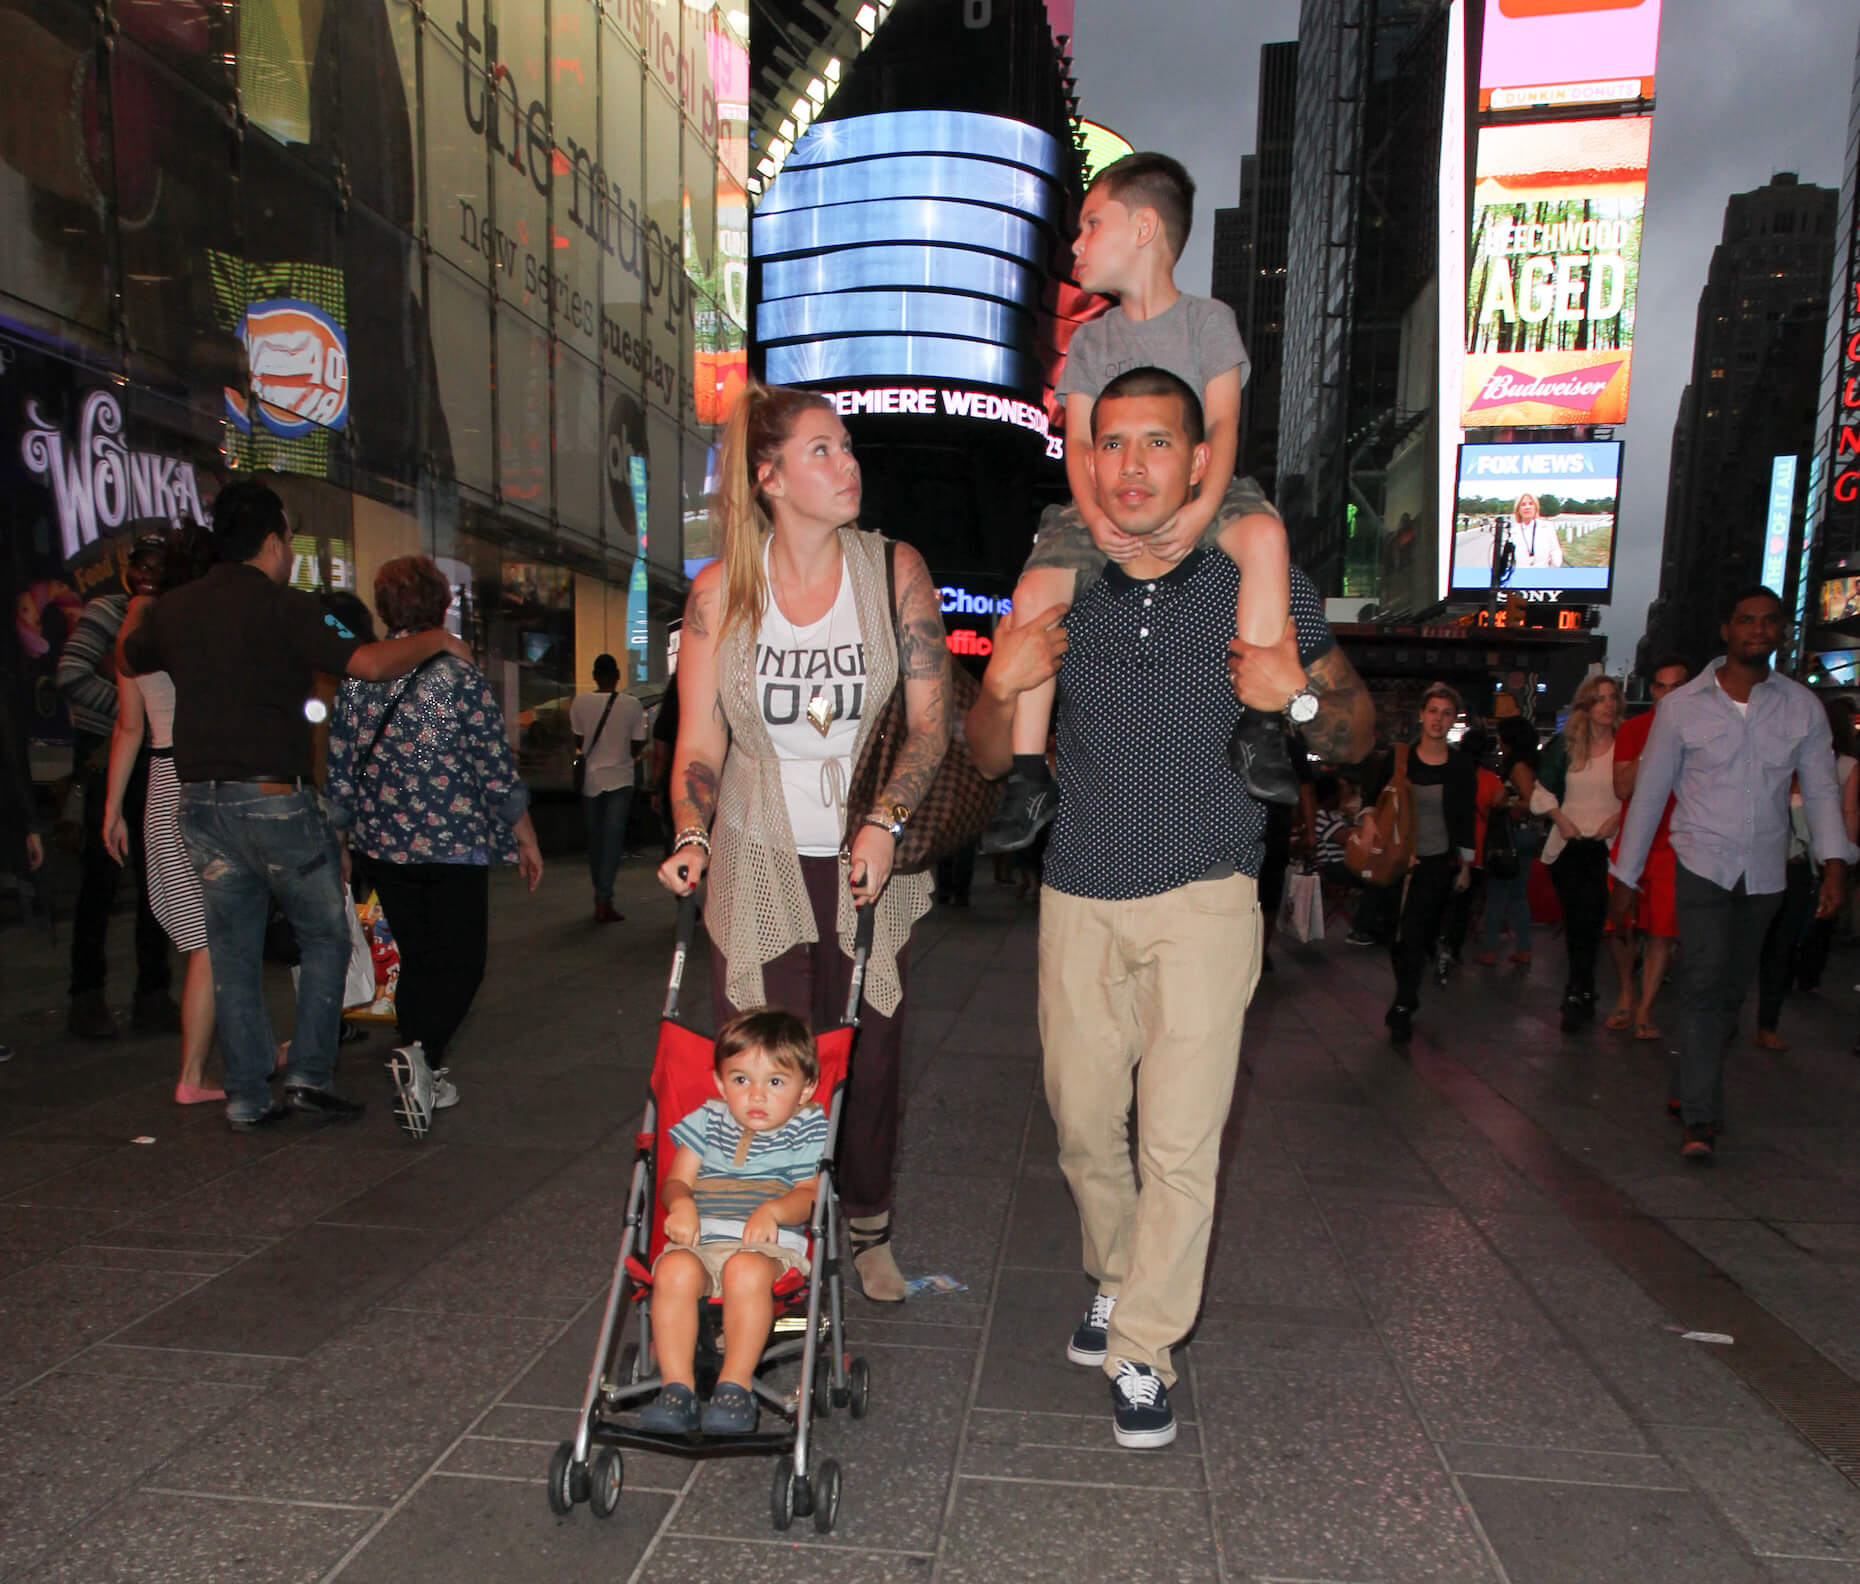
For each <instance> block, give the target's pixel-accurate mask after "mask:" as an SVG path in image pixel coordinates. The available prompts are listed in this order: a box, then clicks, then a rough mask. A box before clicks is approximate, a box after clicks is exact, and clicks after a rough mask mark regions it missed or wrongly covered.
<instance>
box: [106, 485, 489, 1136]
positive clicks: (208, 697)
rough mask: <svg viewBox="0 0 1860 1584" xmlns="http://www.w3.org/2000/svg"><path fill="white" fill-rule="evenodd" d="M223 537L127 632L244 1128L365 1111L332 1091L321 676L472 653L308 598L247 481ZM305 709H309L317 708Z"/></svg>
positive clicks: (337, 868)
mask: <svg viewBox="0 0 1860 1584" xmlns="http://www.w3.org/2000/svg"><path fill="white" fill-rule="evenodd" d="M213 528H214V534H215V536H216V538H217V539H218V541H219V547H220V553H221V555H222V557H224V558H225V559H224V560H223V561H222V562H221V564H220V565H218V566H216V567H214V568H213V570H212V571H210V572H209V573H208V574H207V575H206V576H205V577H203V578H200V579H197V580H196V581H195V582H193V583H189V584H187V585H186V586H185V587H182V588H179V589H176V590H175V591H174V592H173V593H171V594H168V595H165V596H164V597H163V598H162V599H160V600H158V601H157V602H156V603H155V605H154V606H153V607H152V608H151V609H150V610H149V612H148V614H147V616H146V617H144V618H143V620H142V621H141V622H140V623H139V624H138V625H137V626H136V627H135V629H134V630H133V631H131V632H129V633H127V634H126V635H125V637H124V639H123V644H122V653H123V659H124V662H125V664H126V665H127V667H128V668H129V669H130V670H131V671H133V672H135V673H137V674H140V673H142V672H146V671H166V672H167V673H168V674H169V675H170V676H171V677H172V678H173V679H174V692H175V705H174V763H175V773H176V774H177V775H178V776H179V778H180V780H181V833H182V835H183V836H184V837H185V839H186V841H187V846H188V850H189V852H191V853H192V854H193V858H194V863H195V865H196V866H197V867H198V869H199V871H200V886H201V892H202V895H203V897H204V898H205V901H206V910H207V949H208V951H209V953H210V954H211V958H212V962H213V993H214V999H215V1003H216V1011H217V1013H218V1017H219V1026H220V1044H221V1047H222V1048H223V1049H224V1051H225V1053H226V1116H227V1120H228V1121H229V1122H231V1124H232V1125H233V1127H234V1128H235V1129H236V1130H238V1131H241V1132H244V1131H246V1130H248V1129H251V1128H255V1127H263V1126H266V1125H268V1124H270V1123H273V1122H277V1121H281V1120H282V1119H283V1118H285V1117H287V1116H288V1115H290V1113H291V1111H293V1110H295V1111H304V1112H308V1113H310V1114H312V1115H316V1116H322V1117H326V1118H329V1119H331V1120H338V1121H346V1120H349V1119H352V1118H354V1117H357V1116H359V1115H361V1112H362V1107H361V1105H360V1104H358V1103H357V1102H354V1101H351V1100H345V1099H343V1098H342V1097H341V1096H340V1095H338V1094H336V1092H335V1090H334V1088H333V1087H332V1085H333V1081H334V1075H335V1066H336V1038H337V1032H338V1029H339V1027H340V1024H341V1021H342V991H343V980H344V977H345V974H346V971H347V967H348V960H349V924H348V911H347V906H346V904H345V902H344V899H343V895H342V874H341V855H340V853H339V850H338V847H337V843H336V838H335V834H334V832H333V831H332V830H331V829H330V825H329V821H328V819H327V817H326V816H325V814H324V811H323V805H322V800H321V798H320V797H319V796H318V793H317V790H316V785H315V782H314V781H313V779H312V770H311V765H312V750H311V722H312V718H313V716H315V714H316V707H320V702H319V701H315V694H314V690H313V688H312V675H313V673H314V672H316V671H326V672H330V673H332V674H335V675H338V676H340V675H348V676H353V677H361V678H363V679H364V680H366V681H371V682H383V681H387V680H389V679H391V678H393V677H397V676H401V675H403V674H404V673H405V672H408V671H411V670H412V669H413V668H414V667H415V666H417V665H419V664H420V663H421V662H422V661H425V660H428V659H431V658H432V657H433V656H434V655H436V654H438V653H440V652H441V651H442V650H444V651H447V652H450V653H452V654H455V655H457V656H458V657H459V658H460V659H463V660H470V658H471V652H470V651H469V650H468V649H467V648H466V646H465V645H464V644H462V643H461V642H460V641H459V640H458V639H456V638H454V637H453V636H452V635H451V634H450V633H447V632H444V631H435V632H426V633H419V634H416V635H414V636H411V637H406V638H392V639H388V640H386V641H385V642H381V643H363V642H362V641H361V640H360V639H359V638H357V637H356V636H355V635H354V634H353V633H351V632H350V631H349V630H348V628H346V627H344V626H343V625H342V623H341V622H340V621H338V620H337V618H335V617H334V616H331V615H328V614H327V613H326V612H325V611H324V609H323V607H322V605H321V604H320V603H319V602H318V601H317V600H316V599H315V598H314V597H313V596H311V595H309V594H306V593H303V592H302V591H300V590H297V589H292V588H288V587H286V582H287V580H288V579H289V577H290V571H291V546H290V528H289V526H288V524H287V523H286V520H285V516H284V503H283V502H282V501H281V500H279V499H278V497H277V495H276V494H275V493H274V492H273V491H272V490H270V489H268V488H267V487H266V486H265V485H263V484H261V483H259V482H258V481H257V480H255V479H241V480H239V481H238V482H236V483H233V484H229V485H228V486H227V487H226V488H225V489H224V490H222V491H221V492H220V496H219V499H218V500H217V501H215V502H214V506H213ZM313 703H314V704H315V705H316V707H312V706H313ZM272 897H276V898H277V900H278V905H279V906H280V907H281V908H282V909H283V910H284V915H285V917H286V918H288V919H289V920H290V922H291V928H292V929H293V930H294V931H295V932H296V935H297V944H298V947H299V949H300V950H301V952H302V953H303V968H302V973H301V975H300V977H299V980H298V987H297V1026H296V1029H295V1031H294V1032H293V1035H292V1039H291V1054H290V1064H289V1066H288V1067H287V1068H286V1069H285V1073H284V1099H283V1101H281V1102H274V1101H273V1100H272V1098H271V1094H270V1090H269V1088H268V1087H267V1084H268V1080H269V1078H270V1075H271V1070H272V1050H273V1044H272V1033H271V1022H270V1019H269V1017H268V1016H267V1015H266V1011H265V999H264V954H263V946H264V932H265V914H266V911H267V907H268V905H269V901H270V899H271V898H272Z"/></svg>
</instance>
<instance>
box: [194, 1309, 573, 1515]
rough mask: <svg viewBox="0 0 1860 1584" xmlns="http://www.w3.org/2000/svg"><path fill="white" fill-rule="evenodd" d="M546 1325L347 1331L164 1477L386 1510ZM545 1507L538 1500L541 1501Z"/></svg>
mask: <svg viewBox="0 0 1860 1584" xmlns="http://www.w3.org/2000/svg"><path fill="white" fill-rule="evenodd" d="M552 1330H553V1327H552V1326H551V1325H550V1323H549V1322H546V1321H536V1320H518V1319H506V1318H501V1317H496V1316H485V1315H474V1316H471V1317H459V1316H451V1315H431V1316H428V1317H426V1318H425V1319H424V1321H423V1322H422V1323H421V1325H420V1326H419V1327H418V1329H417V1330H415V1329H412V1328H410V1327H409V1325H408V1321H407V1317H406V1316H405V1315H393V1314H378V1315H375V1316H372V1317H370V1318H369V1319H367V1320H365V1321H363V1322H361V1323H360V1324H357V1325H353V1326H351V1327H350V1328H349V1329H348V1330H347V1331H346V1332H345V1333H344V1334H343V1335H342V1336H341V1337H339V1338H337V1339H336V1340H335V1341H333V1342H331V1343H330V1344H329V1345H328V1346H327V1347H325V1348H323V1349H322V1350H321V1351H320V1352H319V1353H318V1354H317V1355H316V1357H315V1358H314V1359H311V1360H309V1361H308V1362H306V1363H305V1364H304V1365H303V1366H301V1367H300V1368H298V1369H294V1370H290V1371H286V1372H284V1373H282V1374H280V1375H279V1376H277V1377H276V1379H275V1380H274V1382H273V1384H272V1385H271V1387H270V1388H269V1389H268V1390H267V1391H265V1392H264V1393H263V1394H262V1395H261V1396H259V1397H258V1398H256V1399H255V1400H254V1401H253V1402H252V1403H251V1404H249V1405H248V1406H247V1408H246V1409H245V1411H244V1412H242V1413H241V1414H239V1415H238V1416H237V1418H236V1419H232V1420H228V1421H226V1422H224V1423H222V1424H220V1425H218V1426H216V1427H215V1428H214V1429H213V1430H212V1431H211V1432H209V1433H208V1434H206V1435H204V1436H202V1437H200V1438H199V1439H197V1440H196V1441H195V1442H194V1444H193V1445H192V1446H191V1447H190V1448H189V1449H188V1450H187V1451H186V1452H185V1453H184V1454H182V1455H181V1456H180V1457H179V1458H177V1459H176V1460H175V1461H174V1462H173V1463H172V1464H170V1465H169V1466H168V1467H167V1468H165V1469H164V1470H163V1471H162V1482H163V1484H166V1485H172V1486H175V1487H177V1488H179V1489H182V1490H213V1491H219V1492H223V1493H225V1494H227V1495H251V1496H269V1497H274V1498H284V1499H288V1500H293V1501H314V1502H348V1503H360V1504H363V1505H372V1506H380V1505H386V1504H388V1503H391V1502H393V1501H395V1500H396V1499H398V1498H399V1497H400V1496H402V1495H403V1494H404V1493H405V1492H406V1491H407V1490H408V1489H410V1488H411V1487H412V1485H413V1483H414V1482H415V1480H417V1479H418V1478H419V1477H420V1475H422V1474H423V1473H424V1472H425V1471H426V1470H427V1469H428V1468H430V1467H431V1466H432V1464H433V1463H434V1462H435V1460H437V1459H438V1458H439V1456H440V1455H441V1454H442V1453H443V1452H444V1451H445V1450H446V1449H447V1448H448V1447H449V1446H450V1445H451V1444H452V1442H453V1440H454V1439H455V1438H456V1437H457V1436H459V1435H460V1434H461V1433H462V1432H464V1431H465V1430H466V1429H467V1428H468V1427H469V1425H470V1423H471V1421H472V1420H473V1419H475V1418H476V1417H477V1416H478V1414H479V1412H480V1411H481V1410H482V1408H483V1407H484V1406H485V1405H486V1404H488V1403H489V1402H490V1401H492V1400H493V1398H494V1397H495V1396H496V1394H497V1393H498V1392H499V1391H500V1390H501V1389H502V1388H503V1386H504V1384H505V1383H506V1382H507V1381H508V1380H509V1379H510V1378H511V1377H512V1376H513V1375H514V1374H515V1373H516V1372H517V1370H518V1369H519V1368H521V1366H522V1364H523V1362H524V1360H526V1359H527V1358H529V1357H530V1356H531V1355H532V1354H533V1353H535V1352H536V1351H537V1350H538V1349H539V1348H540V1347H541V1346H542V1345H543V1343H544V1342H545V1341H546V1340H547V1339H548V1337H549V1336H550V1335H551V1334H552ZM537 1498H538V1500H540V1499H541V1496H540V1492H538V1493H537Z"/></svg>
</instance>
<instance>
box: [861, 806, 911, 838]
mask: <svg viewBox="0 0 1860 1584" xmlns="http://www.w3.org/2000/svg"><path fill="white" fill-rule="evenodd" d="M910 817H911V810H910V805H909V804H906V803H881V804H879V805H878V806H877V807H876V808H874V809H873V810H872V812H871V813H870V814H868V815H866V817H865V823H866V824H868V825H876V826H877V827H878V828H879V829H880V830H882V831H890V832H891V839H892V840H893V841H894V842H895V841H902V840H903V839H904V826H905V823H906V822H907V821H908V820H909V819H910Z"/></svg>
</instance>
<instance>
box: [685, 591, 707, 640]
mask: <svg viewBox="0 0 1860 1584" xmlns="http://www.w3.org/2000/svg"><path fill="white" fill-rule="evenodd" d="M706 603H707V602H706V600H705V598H704V596H703V595H702V594H700V593H699V592H698V590H697V588H696V587H695V586H693V588H692V590H691V597H690V598H689V599H688V600H686V601H685V626H686V628H687V629H688V630H689V631H690V633H691V636H692V637H693V638H708V637H709V636H710V613H709V611H707V610H706V609H705V605H706Z"/></svg>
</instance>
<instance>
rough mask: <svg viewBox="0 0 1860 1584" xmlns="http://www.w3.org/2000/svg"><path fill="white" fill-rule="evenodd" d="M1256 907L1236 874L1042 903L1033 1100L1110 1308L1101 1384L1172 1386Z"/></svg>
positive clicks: (1236, 1059)
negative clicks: (1138, 1381) (1048, 1119)
mask: <svg viewBox="0 0 1860 1584" xmlns="http://www.w3.org/2000/svg"><path fill="white" fill-rule="evenodd" d="M1258 898H1259V891H1258V885H1257V883H1256V882H1255V881H1254V880H1253V879H1252V878H1251V877H1250V876H1248V875H1234V876H1231V877H1229V878H1228V879H1225V880H1203V881H1198V882H1196V883H1195V884H1193V885H1186V886H1181V887H1179V888H1177V889H1176V890H1174V891H1166V892H1164V893H1163V894H1162V895H1161V896H1152V897H1140V898H1138V899H1137V900H1135V901H1131V902H1101V901H1096V900H1094V899H1091V898H1088V897H1076V896H1068V895H1066V894H1065V893H1064V892H1060V891H1055V890H1053V888H1052V887H1051V886H1048V887H1046V888H1045V890H1044V891H1043V892H1042V894H1041V897H1040V1040H1041V1043H1042V1045H1043V1046H1044V1048H1045V1053H1046V1101H1047V1104H1048V1105H1049V1106H1051V1107H1052V1112H1053V1121H1054V1123H1055V1125H1056V1126H1057V1128H1058V1131H1059V1165H1060V1169H1061V1170H1062V1171H1063V1172H1064V1173H1065V1174H1066V1181H1067V1182H1068V1183H1069V1184H1070V1185H1071V1188H1072V1197H1073V1199H1074V1200H1076V1201H1077V1203H1078V1208H1079V1224H1080V1229H1081V1230H1082V1232H1083V1233H1084V1240H1085V1269H1086V1271H1087V1272H1088V1273H1089V1274H1090V1275H1091V1276H1092V1277H1093V1278H1094V1279H1095V1280H1096V1281H1097V1283H1098V1287H1099V1290H1100V1291H1101V1292H1103V1293H1105V1294H1107V1295H1115V1296H1116V1298H1117V1308H1116V1310H1115V1312H1114V1313H1113V1314H1112V1316H1111V1327H1110V1344H1109V1347H1108V1349H1107V1350H1106V1354H1105V1372H1106V1373H1107V1374H1111V1373H1114V1372H1115V1369H1116V1363H1117V1360H1118V1359H1120V1358H1124V1359H1129V1360H1131V1361H1132V1362H1134V1363H1138V1364H1148V1365H1149V1366H1150V1367H1151V1368H1152V1369H1154V1370H1155V1371H1156V1373H1157V1374H1158V1375H1160V1376H1162V1378H1163V1379H1164V1380H1165V1381H1167V1382H1168V1383H1170V1384H1171V1385H1173V1384H1174V1382H1175V1372H1174V1371H1173V1369H1171V1367H1170V1364H1169V1349H1170V1347H1171V1346H1172V1345H1173V1344H1174V1343H1176V1342H1179V1341H1180V1340H1181V1339H1182V1337H1183V1336H1184V1335H1186V1334H1187V1332H1188V1329H1189V1327H1190V1326H1192V1325H1193V1324H1194V1322H1195V1314H1196V1312H1197V1311H1198V1310H1199V1309H1200V1307H1201V1286H1202V1276H1203V1270H1204V1267H1205V1266H1206V1264H1207V1259H1208V1237H1209V1234H1210V1232H1211V1230H1212V1227H1213V1221H1214V1188H1215V1178H1216V1175H1217V1173H1218V1170H1219V1167H1220V1149H1221V1129H1222V1128H1223V1127H1224V1126H1225V1124H1226V1121H1227V1109H1228V1107H1229V1105H1231V1104H1232V1102H1233V1093H1234V1074H1235V1072H1236V1071H1237V1069H1238V1067H1239V1065H1240V1031H1241V1026H1242V1024H1243V1023H1244V1022H1245V1019H1246V1008H1247V1003H1248V1002H1249V1001H1250V1000H1251V999H1252V996H1253V990H1254V987H1255V986H1256V985H1257V984H1258V983H1259V965H1260V953H1261V949H1262V938H1263V937H1262V931H1261V929H1260V915H1259V900H1258ZM1133 1087H1134V1090H1135V1094H1136V1102H1137V1159H1138V1165H1139V1167H1140V1170H1141V1173H1142V1181H1141V1185H1140V1186H1139V1183H1138V1179H1137V1176H1136V1174H1135V1173H1133V1172H1132V1170H1131V1164H1130V1132H1129V1127H1130V1101H1131V1094H1132V1090H1133Z"/></svg>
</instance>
